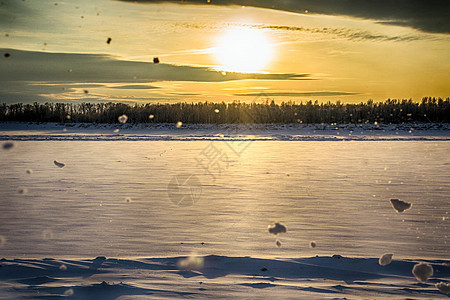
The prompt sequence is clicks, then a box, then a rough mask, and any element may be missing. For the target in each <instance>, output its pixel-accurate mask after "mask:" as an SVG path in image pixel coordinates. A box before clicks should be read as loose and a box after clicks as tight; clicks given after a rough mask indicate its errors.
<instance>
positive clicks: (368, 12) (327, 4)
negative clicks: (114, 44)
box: [122, 0, 450, 33]
mask: <svg viewBox="0 0 450 300" xmlns="http://www.w3.org/2000/svg"><path fill="white" fill-rule="evenodd" d="M122 1H129V2H137V3H138V2H142V3H161V2H173V3H181V1H180V0H122ZM185 3H188V4H203V5H206V4H207V3H206V1H205V0H189V1H186V2H185ZM208 5H239V6H254V7H261V8H269V9H276V10H283V11H288V12H295V13H313V14H325V15H345V16H352V17H358V18H363V19H372V20H377V21H381V22H388V24H395V25H400V26H408V27H413V28H416V29H419V30H422V31H427V32H438V33H450V22H448V12H449V11H450V2H449V1H441V0H395V1H391V0H380V1H373V0H346V1H336V0H283V1H273V0H259V1H250V0H214V1H211V3H210V4H208Z"/></svg>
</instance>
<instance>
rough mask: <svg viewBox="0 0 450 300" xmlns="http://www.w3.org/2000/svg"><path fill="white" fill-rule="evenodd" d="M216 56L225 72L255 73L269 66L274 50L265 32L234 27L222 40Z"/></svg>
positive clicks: (215, 52) (216, 49)
mask: <svg viewBox="0 0 450 300" xmlns="http://www.w3.org/2000/svg"><path fill="white" fill-rule="evenodd" d="M214 54H215V56H216V59H217V61H218V63H219V64H220V68H221V69H222V70H224V71H231V72H243V73H254V72H260V71H262V70H263V68H264V67H266V66H267V64H268V63H269V62H270V60H271V59H272V56H273V49H272V44H271V42H270V41H269V39H268V38H267V37H266V35H265V33H264V31H262V30H259V29H252V28H246V27H233V28H231V29H230V30H229V31H227V32H226V33H225V34H224V35H223V36H222V37H221V38H220V40H219V42H218V44H217V46H216V47H215V48H214Z"/></svg>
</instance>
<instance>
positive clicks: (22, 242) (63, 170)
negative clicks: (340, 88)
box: [0, 123, 450, 299]
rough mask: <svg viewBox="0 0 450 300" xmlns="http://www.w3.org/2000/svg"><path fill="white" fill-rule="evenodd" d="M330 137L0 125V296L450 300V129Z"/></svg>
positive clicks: (226, 128)
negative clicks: (422, 267) (388, 257)
mask: <svg viewBox="0 0 450 300" xmlns="http://www.w3.org/2000/svg"><path fill="white" fill-rule="evenodd" d="M323 126H324V125H301V124H299V125H292V126H280V125H257V126H255V127H251V128H245V127H241V126H233V125H221V126H213V125H190V126H182V127H181V128H175V125H174V124H166V125H164V126H161V128H158V127H159V125H152V126H148V127H147V126H140V125H136V126H129V125H128V124H125V125H124V126H117V125H108V126H106V127H104V126H103V125H96V126H88V125H85V124H82V125H75V127H67V125H58V124H39V125H36V124H27V123H3V124H0V140H1V142H0V144H1V145H3V147H1V148H0V170H1V173H0V179H1V185H0V194H1V200H0V211H1V214H0V258H4V259H1V260H0V298H2V299H14V298H44V299H48V298H59V297H69V298H76V299H115V298H118V297H120V299H140V297H142V298H161V299H163V298H170V297H177V298H181V297H184V298H254V299H262V298H289V299H292V298H297V299H342V298H347V299H385V298H394V299H406V298H407V299H430V298H433V299H434V298H447V297H448V296H446V295H445V294H444V293H443V292H440V291H439V290H438V288H437V287H436V286H435V284H437V283H440V282H444V283H450V255H449V251H448V249H449V247H448V243H449V240H448V233H449V232H450V223H449V219H448V218H449V215H448V212H449V211H450V203H449V201H448V199H449V195H450V142H449V139H450V134H449V132H450V131H449V130H448V125H437V124H433V125H428V124H422V125H414V126H415V127H413V125H402V126H404V127H401V128H400V127H398V128H396V127H395V126H394V125H390V126H383V125H379V127H380V128H382V129H380V130H379V129H374V126H375V127H378V126H376V125H364V126H363V127H359V126H354V125H352V126H349V125H345V126H347V128H344V127H345V126H337V127H338V128H340V129H339V130H336V129H332V128H331V129H330V128H327V129H323ZM329 126H330V125H327V127H329ZM426 126H431V127H430V128H427V127H426ZM439 126H440V127H439ZM85 127H87V128H85ZM64 128H66V131H64ZM411 128H412V129H411ZM419 128H421V129H419ZM115 129H119V130H120V131H119V132H114V131H113V130H115ZM383 130H384V131H383ZM409 131H411V132H409ZM338 133H339V134H338ZM62 164H64V165H62ZM391 199H399V200H398V201H403V202H405V203H411V207H409V206H408V205H403V206H404V207H408V208H406V209H405V210H404V211H403V212H397V211H396V210H398V207H397V208H396V209H394V207H393V204H392V203H391ZM398 201H394V203H397V204H398V203H401V202H398ZM274 222H280V223H281V224H283V225H284V226H286V228H287V232H285V233H284V232H283V230H278V231H276V232H279V234H278V235H277V236H275V235H273V234H271V233H269V231H268V226H269V225H272V224H273V223H274ZM280 228H281V227H280ZM272 232H274V231H273V230H272ZM277 241H278V242H279V243H280V247H277V244H276V243H277ZM312 241H314V243H312ZM386 253H392V254H393V261H392V262H391V263H390V264H388V265H386V266H380V265H379V262H378V259H379V258H380V257H381V256H382V255H383V254H386ZM103 256H104V257H103ZM333 256H334V257H333ZM96 257H97V258H96ZM185 257H191V258H189V259H184V258H185ZM418 262H427V263H429V264H430V265H431V266H432V268H433V275H432V276H431V277H430V279H429V280H428V282H426V283H420V282H419V281H418V280H417V279H416V278H415V277H414V275H413V274H412V269H413V267H414V265H415V264H416V263H418ZM440 286H441V287H442V286H443V285H440Z"/></svg>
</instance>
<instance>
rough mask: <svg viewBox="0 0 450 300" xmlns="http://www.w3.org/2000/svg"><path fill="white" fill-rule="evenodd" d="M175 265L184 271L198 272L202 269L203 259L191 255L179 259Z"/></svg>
mask: <svg viewBox="0 0 450 300" xmlns="http://www.w3.org/2000/svg"><path fill="white" fill-rule="evenodd" d="M177 265H178V268H180V269H183V270H186V271H193V270H199V269H201V268H203V265H204V259H203V257H198V256H193V255H191V256H189V257H186V258H181V259H179V260H178V262H177Z"/></svg>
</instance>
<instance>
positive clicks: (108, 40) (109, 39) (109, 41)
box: [106, 37, 112, 45]
mask: <svg viewBox="0 0 450 300" xmlns="http://www.w3.org/2000/svg"><path fill="white" fill-rule="evenodd" d="M111 41H112V39H111V38H110V37H109V38H108V39H107V40H106V43H107V44H108V45H109V44H111Z"/></svg>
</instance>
